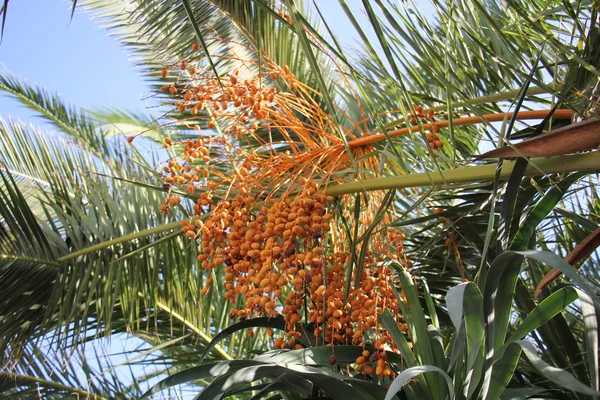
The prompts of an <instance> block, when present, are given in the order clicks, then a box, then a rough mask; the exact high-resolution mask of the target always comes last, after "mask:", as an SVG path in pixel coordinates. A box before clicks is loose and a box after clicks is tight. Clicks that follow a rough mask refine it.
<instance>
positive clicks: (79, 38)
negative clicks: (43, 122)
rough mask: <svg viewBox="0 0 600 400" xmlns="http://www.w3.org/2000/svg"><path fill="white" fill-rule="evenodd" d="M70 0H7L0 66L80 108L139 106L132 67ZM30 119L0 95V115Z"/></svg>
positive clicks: (137, 80)
mask: <svg viewBox="0 0 600 400" xmlns="http://www.w3.org/2000/svg"><path fill="white" fill-rule="evenodd" d="M69 3H70V2H66V1H59V0H28V1H11V2H10V3H9V7H8V16H7V19H6V27H5V30H4V39H3V41H2V44H1V45H0V70H1V71H2V72H4V71H6V70H8V71H10V72H11V73H13V74H14V75H15V76H17V77H19V78H24V79H26V80H27V81H28V82H29V83H31V84H36V85H41V86H43V87H45V88H46V89H47V90H49V91H52V92H58V93H60V95H62V97H63V98H64V99H65V100H66V101H68V102H69V103H72V104H77V105H79V106H81V107H84V108H93V107H95V106H113V107H119V108H127V109H135V110H142V109H143V107H144V104H143V103H142V102H141V101H140V99H141V97H142V96H143V94H144V93H147V91H148V89H147V87H146V86H145V85H144V83H143V81H142V80H141V79H140V78H139V77H138V76H137V74H136V71H135V67H134V65H133V63H132V62H130V61H129V60H128V56H127V55H126V54H125V53H124V51H123V49H122V48H120V47H119V45H118V43H117V41H116V40H114V39H113V38H110V37H108V36H107V33H106V31H105V30H103V29H102V28H101V27H99V26H97V24H96V23H95V22H93V21H91V20H90V19H89V15H88V14H86V13H84V12H82V11H81V10H78V11H76V12H75V16H74V18H73V20H72V21H71V13H70V9H69ZM8 115H13V116H18V117H21V118H22V119H24V120H25V121H29V120H31V115H32V114H31V113H29V112H28V111H27V110H25V109H24V107H23V106H21V105H19V104H17V103H16V102H15V101H14V100H12V99H9V98H7V97H5V96H0V116H2V117H5V118H6V117H7V116H8Z"/></svg>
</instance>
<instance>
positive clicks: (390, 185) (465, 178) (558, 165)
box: [327, 152, 600, 196]
mask: <svg viewBox="0 0 600 400" xmlns="http://www.w3.org/2000/svg"><path fill="white" fill-rule="evenodd" d="M514 165H515V162H514V161H504V165H503V166H502V171H501V173H500V178H501V179H507V178H508V177H510V174H511V173H512V171H513V168H514ZM496 168H497V165H496V164H488V165H481V166H476V167H462V168H456V169H452V170H446V171H441V172H440V171H432V172H428V173H420V174H412V175H404V176H394V177H385V178H377V179H370V180H365V181H357V182H351V183H344V184H341V185H335V186H330V187H328V188H327V194H328V195H330V196H338V195H342V194H348V193H359V192H370V191H373V190H389V189H402V188H407V187H421V186H431V185H443V184H451V183H465V182H482V181H492V180H493V179H494V176H495V174H496ZM599 169H600V153H598V152H593V153H585V154H575V155H570V156H559V157H550V158H536V159H531V160H530V163H529V165H528V166H527V169H526V170H525V175H526V176H536V175H542V174H554V173H559V172H572V171H593V170H599Z"/></svg>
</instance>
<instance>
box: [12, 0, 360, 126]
mask: <svg viewBox="0 0 600 400" xmlns="http://www.w3.org/2000/svg"><path fill="white" fill-rule="evenodd" d="M347 3H348V4H349V6H350V7H351V8H352V9H353V11H355V12H356V15H357V16H361V15H362V13H361V12H360V0H349V1H348V2H347ZM317 4H318V5H319V7H320V8H321V11H322V12H323V14H324V15H325V16H326V17H327V18H328V19H329V18H331V19H330V20H328V23H330V24H331V26H332V29H333V30H334V31H335V32H336V34H337V35H338V36H339V38H340V41H341V42H342V43H343V45H344V47H346V48H357V47H358V45H357V38H358V35H357V34H356V33H355V32H354V30H353V28H352V27H351V26H350V23H349V22H348V21H347V20H346V18H345V17H341V18H340V16H343V15H344V14H343V11H342V10H341V8H340V6H339V5H338V2H337V1H334V0H317ZM70 7H71V2H70V1H66V0H63V1H60V0H28V1H11V2H10V3H9V7H8V17H7V20H6V27H5V30H4V39H3V42H2V44H1V45H0V71H2V72H3V73H4V72H5V71H9V72H11V73H12V74H14V75H15V76H17V77H19V78H22V79H26V80H27V82H29V83H30V84H35V85H40V86H42V87H44V88H46V89H47V90H49V91H50V92H56V93H59V94H60V95H61V96H62V97H63V99H64V100H65V101H66V102H68V103H70V104H76V105H78V106H80V107H83V108H87V109H94V108H99V107H116V108H119V109H128V110H132V111H137V112H139V111H143V110H144V107H145V104H144V103H143V102H142V101H141V99H142V98H143V97H144V96H145V95H147V94H148V92H149V89H148V87H147V86H146V85H145V84H144V82H143V80H142V79H141V78H140V77H139V76H138V74H137V73H136V69H135V66H134V64H133V62H131V61H130V60H129V57H128V55H127V54H126V53H125V51H124V49H123V48H122V47H121V46H120V45H119V44H118V42H117V40H115V39H114V38H111V37H109V36H108V35H107V32H106V31H105V30H104V29H103V28H102V27H101V26H99V24H97V23H96V22H95V21H93V20H91V19H90V14H88V13H86V12H84V11H83V10H82V9H77V10H76V11H75V15H74V17H73V20H71V9H70ZM334 16H335V17H334ZM365 22H366V21H365ZM33 115H34V114H33V113H31V112H29V111H28V110H27V109H26V108H25V107H24V106H22V105H20V104H19V103H17V102H16V101H15V100H13V99H11V98H8V97H6V96H5V95H0V116H1V117H3V118H8V117H9V116H13V117H18V118H20V119H21V120H23V121H25V122H27V123H29V122H33V123H34V124H36V125H38V124H40V120H39V119H37V118H34V117H33ZM43 127H44V128H45V129H52V128H51V127H50V126H49V125H47V124H43Z"/></svg>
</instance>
